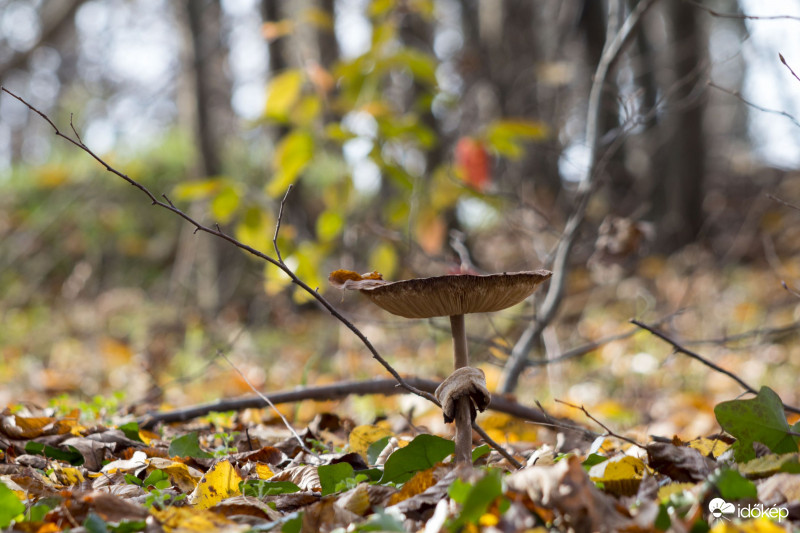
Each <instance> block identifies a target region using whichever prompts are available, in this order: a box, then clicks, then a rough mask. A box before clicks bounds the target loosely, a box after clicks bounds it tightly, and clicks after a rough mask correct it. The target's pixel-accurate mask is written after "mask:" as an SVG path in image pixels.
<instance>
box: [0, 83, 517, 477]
mask: <svg viewBox="0 0 800 533" xmlns="http://www.w3.org/2000/svg"><path fill="white" fill-rule="evenodd" d="M0 91H2V92H5V93H6V94H8V95H10V96H12V97H13V98H15V99H16V100H18V101H20V102H21V103H22V104H24V105H25V106H26V107H27V108H28V109H30V110H31V111H33V112H34V113H36V114H37V115H39V116H40V117H41V118H42V119H43V120H44V121H45V122H47V123H48V124H49V125H50V127H52V128H53V132H54V133H55V135H56V136H57V137H61V138H62V139H64V140H66V141H67V142H69V143H70V144H72V145H74V146H76V147H78V148H80V149H81V150H83V151H84V152H86V153H87V154H88V155H89V156H91V157H92V158H93V159H94V160H95V161H97V162H98V163H100V164H101V165H102V166H103V167H104V168H105V169H106V170H107V171H108V172H111V173H112V174H114V175H116V176H117V177H119V178H121V179H123V180H125V181H126V182H127V183H128V184H130V185H132V186H133V187H136V188H137V189H139V190H140V191H141V192H142V193H143V194H144V195H145V196H147V198H148V199H149V200H150V202H151V204H152V205H155V206H158V207H161V208H162V209H166V210H167V211H171V212H172V213H174V214H176V215H178V216H179V217H181V218H183V219H184V220H186V221H187V222H189V223H190V224H191V225H193V226H194V228H195V232H198V231H200V232H203V233H208V234H209V235H214V236H215V237H218V238H220V239H223V240H226V241H228V242H229V243H231V244H232V245H234V246H236V247H237V248H239V249H241V250H244V251H246V252H248V253H249V254H251V255H254V256H255V257H258V258H259V259H263V260H264V261H267V262H268V263H270V264H272V265H274V266H276V267H278V268H279V269H280V270H282V271H283V272H284V274H286V275H287V276H288V277H289V278H290V279H291V280H292V283H294V284H295V285H298V286H299V287H300V288H302V289H303V290H304V291H306V292H307V293H308V294H310V295H311V296H312V297H313V298H314V299H315V300H317V302H318V303H319V304H320V305H321V306H322V307H323V308H324V309H326V310H327V311H328V312H329V313H330V314H331V315H333V316H334V317H335V318H336V319H337V320H339V322H341V323H342V324H344V325H345V326H346V327H347V329H349V330H350V331H352V332H353V334H355V335H356V336H357V337H358V338H359V340H360V341H361V342H362V344H364V346H365V347H366V348H367V349H368V350H369V352H370V353H371V354H372V357H373V359H375V360H376V361H378V362H379V363H380V364H381V366H383V367H384V368H385V369H386V370H387V371H388V372H389V373H390V374H391V375H392V377H393V378H394V379H395V380H396V382H397V384H398V385H399V386H400V387H402V388H404V389H406V390H407V391H408V392H411V393H413V394H416V395H418V396H421V397H422V398H425V399H426V400H428V401H430V402H431V403H433V404H435V405H437V406H439V407H441V404H440V403H439V401H438V400H437V399H436V397H435V396H434V395H433V394H432V393H431V392H428V391H424V390H421V389H419V388H417V387H414V386H412V385H411V384H409V383H408V382H406V381H405V380H404V379H403V378H402V376H400V374H399V373H398V372H397V370H395V369H394V367H392V366H391V365H390V364H389V363H388V361H386V360H385V359H384V358H383V357H382V356H381V355H380V353H378V350H377V349H376V348H375V347H374V346H373V345H372V343H371V342H370V341H369V339H368V338H367V337H366V335H364V333H362V332H361V330H360V329H358V328H357V327H356V326H355V325H354V324H353V323H352V322H350V321H349V320H348V319H347V318H345V316H344V315H342V314H341V313H340V312H339V311H338V310H337V309H336V308H335V307H334V306H333V305H332V304H331V303H330V302H329V301H328V300H327V299H326V298H325V297H324V296H322V295H321V294H320V293H319V291H318V290H315V289H312V288H311V287H310V286H309V285H308V284H307V283H305V282H304V281H303V280H302V279H300V278H299V277H298V276H297V274H295V273H294V271H293V270H292V269H291V268H289V267H288V266H287V265H286V264H285V263H284V262H283V259H282V258H281V255H280V250H279V249H278V245H277V239H278V232H279V231H280V224H281V217H282V215H283V208H284V205H285V203H286V198H287V197H288V195H289V192H291V190H292V187H291V186H290V187H289V188H288V190H287V191H286V194H285V195H284V197H283V200H282V201H281V204H280V211H279V213H278V220H277V222H276V225H275V234H274V237H273V245H274V246H275V252H276V254H277V257H278V259H275V258H273V257H270V256H268V255H267V254H265V253H263V252H261V251H259V250H257V249H255V248H253V247H252V246H249V245H247V244H244V243H243V242H241V241H239V240H237V239H236V238H234V237H232V236H230V235H228V234H226V233H225V232H223V231H222V229H221V228H220V227H219V226H216V228H211V227H209V226H205V225H203V224H201V223H200V222H198V221H197V220H195V219H194V218H192V217H191V216H189V215H188V214H186V213H185V212H183V211H182V210H180V209H178V207H176V206H175V204H173V203H172V201H171V200H170V199H169V198H168V197H167V196H166V195H162V196H163V198H164V201H161V200H159V199H158V198H157V197H156V196H155V195H154V194H153V193H152V192H150V190H149V189H148V188H147V187H145V186H144V185H142V184H141V183H139V182H138V181H136V180H134V179H132V178H131V177H129V176H127V175H126V174H124V173H122V172H120V171H119V170H117V169H115V168H114V167H112V166H111V165H110V164H108V163H106V161H105V160H103V159H102V158H101V157H100V156H99V155H97V154H96V153H95V152H94V151H92V150H91V149H90V148H89V147H88V146H86V144H84V142H83V140H81V137H80V135H78V132H77V131H76V129H75V126H74V125H73V123H72V119H70V127H71V128H72V131H73V132H74V135H75V137H70V136H69V135H67V134H64V133H63V132H62V131H61V130H60V129H58V126H56V125H55V123H54V122H53V121H52V120H51V119H50V117H48V116H47V115H46V114H44V113H43V112H42V111H40V110H39V109H37V108H36V107H34V106H33V105H31V104H30V103H28V102H27V101H26V100H24V99H23V98H22V97H20V96H17V95H16V94H14V93H13V92H11V91H9V90H8V89H6V88H5V87H0ZM259 401H264V398H262V397H259ZM473 427H475V424H474V423H473ZM478 429H480V428H478ZM480 431H481V433H482V436H484V437H488V435H486V433H485V432H483V431H482V430H480ZM486 442H487V444H489V445H490V446H492V447H494V448H495V449H497V450H498V451H499V452H500V453H501V454H502V455H503V456H504V457H506V458H508V459H509V461H510V462H512V464H513V463H514V461H515V460H514V459H513V457H511V456H510V454H508V452H507V451H506V450H505V449H503V448H502V446H500V445H499V444H497V443H496V442H495V441H493V440H491V439H489V440H487V441H486ZM517 464H519V463H517ZM520 466H521V465H520Z"/></svg>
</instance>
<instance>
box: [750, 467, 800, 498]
mask: <svg viewBox="0 0 800 533" xmlns="http://www.w3.org/2000/svg"><path fill="white" fill-rule="evenodd" d="M757 488H758V500H759V502H761V503H763V504H764V505H765V506H770V505H780V504H782V503H787V502H800V474H787V473H785V472H781V473H779V474H775V475H773V476H770V477H769V479H765V480H764V481H763V482H761V483H759V484H758V486H757Z"/></svg>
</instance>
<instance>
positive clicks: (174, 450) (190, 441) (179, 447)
mask: <svg viewBox="0 0 800 533" xmlns="http://www.w3.org/2000/svg"><path fill="white" fill-rule="evenodd" d="M169 455H170V457H176V456H177V457H193V458H195V459H211V458H212V457H214V456H213V455H211V454H210V453H208V452H206V451H204V450H202V449H200V441H199V440H198V437H197V432H196V431H192V432H191V433H187V434H186V435H181V436H180V437H178V438H176V439H174V440H173V441H172V442H171V443H170V445H169Z"/></svg>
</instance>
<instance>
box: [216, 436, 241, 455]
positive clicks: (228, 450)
mask: <svg viewBox="0 0 800 533" xmlns="http://www.w3.org/2000/svg"><path fill="white" fill-rule="evenodd" d="M240 434H241V431H234V432H232V433H226V432H220V433H214V439H215V440H216V439H219V440H221V441H222V444H221V446H219V447H217V448H216V449H215V450H214V451H213V452H212V454H213V455H214V457H218V458H219V457H225V456H228V455H230V454H232V453H236V452H238V451H239V449H238V448H237V447H236V446H233V441H234V440H235V439H236V437H237V436H239V435H240Z"/></svg>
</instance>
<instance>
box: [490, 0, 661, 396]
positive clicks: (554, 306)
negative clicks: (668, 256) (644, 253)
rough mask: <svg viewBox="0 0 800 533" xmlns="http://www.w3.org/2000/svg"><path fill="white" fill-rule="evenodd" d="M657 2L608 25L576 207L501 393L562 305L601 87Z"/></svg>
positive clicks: (588, 185)
mask: <svg viewBox="0 0 800 533" xmlns="http://www.w3.org/2000/svg"><path fill="white" fill-rule="evenodd" d="M656 1H657V0H642V1H641V2H639V3H638V4H636V7H634V8H633V10H632V11H631V13H630V14H629V15H628V17H627V18H626V19H625V22H623V24H622V26H621V27H620V28H619V30H618V31H616V33H614V34H613V35H612V28H613V26H609V27H608V28H607V33H608V35H607V37H606V44H605V47H604V49H603V53H602V55H601V56H600V61H599V62H598V64H597V68H596V69H595V73H594V78H593V81H592V88H591V90H590V92H589V105H588V110H587V113H586V115H587V118H586V133H585V138H586V144H587V147H588V149H589V163H588V165H587V167H586V169H585V171H584V175H583V177H582V178H581V180H580V182H579V185H578V191H577V198H576V202H575V208H574V210H573V211H572V213H571V214H570V216H569V218H568V219H567V223H566V224H565V226H564V232H563V234H562V237H561V240H559V243H558V246H557V248H556V252H555V256H554V258H553V265H552V268H551V270H552V271H553V277H552V278H551V280H550V285H549V286H548V289H547V294H546V296H545V299H544V302H543V303H542V307H541V309H540V313H539V317H538V319H537V320H535V321H533V322H531V323H530V324H529V325H528V327H527V328H526V329H525V331H523V333H522V335H521V336H520V338H519V339H518V340H517V342H516V344H515V345H514V348H513V349H512V351H511V357H509V359H508V362H507V364H506V367H505V369H504V372H503V378H502V381H501V384H500V391H501V392H504V393H510V392H512V391H513V390H514V389H515V388H516V386H517V383H518V382H519V376H520V374H521V373H522V371H523V369H524V368H525V363H526V360H527V358H528V354H529V353H530V351H531V348H532V347H533V345H534V343H535V342H536V340H537V339H538V338H539V337H540V336H541V334H542V331H544V329H545V328H546V327H547V326H548V325H549V324H550V322H551V321H552V320H553V318H555V315H556V312H557V311H558V308H559V306H560V304H561V300H562V298H563V295H564V287H565V284H566V278H567V274H568V265H567V263H568V259H569V256H570V254H571V253H572V248H573V246H574V245H575V241H576V240H577V237H578V230H579V229H580V226H581V224H582V223H583V220H584V218H585V216H586V208H587V207H588V205H589V199H590V198H591V196H592V192H593V189H594V186H595V179H596V176H597V172H596V170H597V168H596V167H597V161H598V156H597V152H598V148H599V143H600V133H601V132H600V131H599V128H600V124H599V120H598V117H599V114H600V107H601V106H600V102H601V96H602V91H603V86H604V85H605V82H606V79H607V77H608V74H609V72H610V71H611V69H612V67H613V66H614V64H615V63H616V61H617V60H618V59H619V57H620V54H621V53H622V50H623V49H624V47H625V44H626V43H627V42H628V40H629V38H630V37H631V35H632V34H633V30H634V29H635V28H636V27H637V26H638V24H639V22H640V21H641V19H642V16H643V15H644V14H645V13H646V12H647V10H648V9H650V8H651V7H652V6H653V4H655V2H656ZM609 24H611V22H609Z"/></svg>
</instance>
